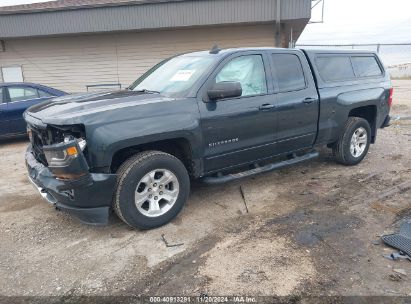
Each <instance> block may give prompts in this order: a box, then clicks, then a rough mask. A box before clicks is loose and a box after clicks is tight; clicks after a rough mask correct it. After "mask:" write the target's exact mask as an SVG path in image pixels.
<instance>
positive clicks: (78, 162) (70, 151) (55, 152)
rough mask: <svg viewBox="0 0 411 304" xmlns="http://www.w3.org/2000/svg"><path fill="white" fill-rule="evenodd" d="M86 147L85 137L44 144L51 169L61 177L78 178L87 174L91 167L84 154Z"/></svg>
mask: <svg viewBox="0 0 411 304" xmlns="http://www.w3.org/2000/svg"><path fill="white" fill-rule="evenodd" d="M85 147H86V141H85V140H84V139H81V140H78V139H74V140H68V141H66V140H65V141H64V142H62V143H59V144H56V145H50V146H43V151H44V155H45V156H46V159H47V163H48V167H49V169H50V171H51V172H52V173H53V174H54V175H55V176H56V177H57V178H59V179H76V178H79V177H81V176H84V175H86V174H87V173H88V169H89V168H88V165H87V162H86V160H85V158H84V155H83V150H84V149H85Z"/></svg>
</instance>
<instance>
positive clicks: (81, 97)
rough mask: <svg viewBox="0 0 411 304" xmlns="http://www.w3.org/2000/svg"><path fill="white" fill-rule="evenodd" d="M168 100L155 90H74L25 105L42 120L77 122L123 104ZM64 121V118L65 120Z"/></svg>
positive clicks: (27, 112) (122, 106)
mask: <svg viewBox="0 0 411 304" xmlns="http://www.w3.org/2000/svg"><path fill="white" fill-rule="evenodd" d="M168 100H171V98H167V97H164V96H161V95H160V94H156V93H146V92H135V91H128V90H123V91H115V92H97V93H86V94H73V95H66V96H61V97H57V98H53V99H50V100H48V101H45V102H42V103H39V104H36V105H34V106H32V107H30V108H28V109H27V111H26V113H25V115H30V116H32V117H34V118H37V119H39V120H41V121H42V122H43V123H51V124H53V123H54V124H58V123H59V122H61V123H64V124H65V123H67V124H71V123H78V121H76V118H79V117H81V116H87V115H93V114H98V113H101V112H103V111H109V110H114V109H119V108H124V107H131V106H138V105H143V104H150V103H157V102H164V101H168ZM64 121H66V122H64Z"/></svg>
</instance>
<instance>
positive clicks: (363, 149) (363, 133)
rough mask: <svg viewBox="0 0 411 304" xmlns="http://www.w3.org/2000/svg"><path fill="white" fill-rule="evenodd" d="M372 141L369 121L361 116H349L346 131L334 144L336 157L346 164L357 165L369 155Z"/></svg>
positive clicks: (338, 160)
mask: <svg viewBox="0 0 411 304" xmlns="http://www.w3.org/2000/svg"><path fill="white" fill-rule="evenodd" d="M370 143H371V128H370V124H369V123H368V121H367V120H365V119H363V118H360V117H349V118H348V120H347V123H346V124H345V128H344V133H343V134H342V136H341V137H340V139H339V140H338V141H337V142H336V143H335V145H334V146H333V153H334V156H335V159H336V160H337V162H339V163H340V164H343V165H346V166H353V165H357V164H358V163H360V162H361V161H362V160H363V159H364V157H365V156H366V155H367V153H368V149H369V148H370Z"/></svg>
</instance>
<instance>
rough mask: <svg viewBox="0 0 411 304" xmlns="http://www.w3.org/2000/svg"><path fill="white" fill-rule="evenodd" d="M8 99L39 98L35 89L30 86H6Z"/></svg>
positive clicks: (12, 100)
mask: <svg viewBox="0 0 411 304" xmlns="http://www.w3.org/2000/svg"><path fill="white" fill-rule="evenodd" d="M8 90H9V95H10V101H11V102H14V101H23V100H30V99H36V98H39V95H38V93H37V89H34V88H30V87H8Z"/></svg>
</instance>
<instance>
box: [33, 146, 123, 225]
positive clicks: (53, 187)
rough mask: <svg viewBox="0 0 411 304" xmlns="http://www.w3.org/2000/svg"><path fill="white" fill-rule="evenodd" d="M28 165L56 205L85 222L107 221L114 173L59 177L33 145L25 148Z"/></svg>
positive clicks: (43, 193)
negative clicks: (40, 157)
mask: <svg viewBox="0 0 411 304" xmlns="http://www.w3.org/2000/svg"><path fill="white" fill-rule="evenodd" d="M26 166H27V171H28V175H29V179H30V181H31V182H32V183H33V185H34V186H35V187H36V189H37V190H38V191H39V193H40V194H41V196H42V197H43V198H44V199H46V200H47V201H48V202H49V203H50V204H52V205H54V206H55V207H56V208H57V209H60V210H63V211H66V212H68V213H71V214H73V215H74V216H76V217H77V218H78V219H79V220H80V221H82V222H83V223H86V224H91V225H105V224H107V223H108V218H109V211H110V206H111V202H112V197H113V192H114V187H115V183H116V175H115V174H100V173H90V174H87V175H85V176H84V177H81V178H79V179H77V180H73V181H66V180H64V181H63V180H58V179H56V178H55V177H54V176H53V174H52V173H51V171H50V170H49V169H48V168H47V167H46V166H44V165H43V164H42V163H40V162H38V161H37V160H36V159H35V157H34V155H33V153H32V147H31V146H29V147H28V148H27V151H26Z"/></svg>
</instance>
